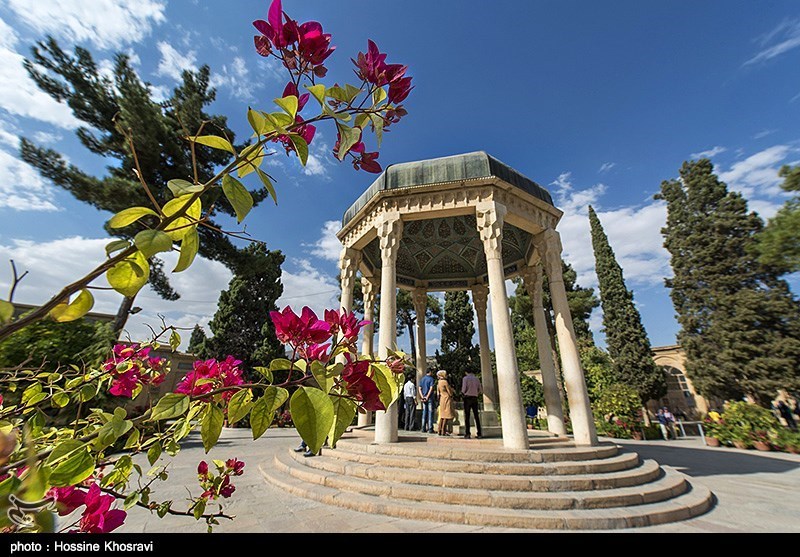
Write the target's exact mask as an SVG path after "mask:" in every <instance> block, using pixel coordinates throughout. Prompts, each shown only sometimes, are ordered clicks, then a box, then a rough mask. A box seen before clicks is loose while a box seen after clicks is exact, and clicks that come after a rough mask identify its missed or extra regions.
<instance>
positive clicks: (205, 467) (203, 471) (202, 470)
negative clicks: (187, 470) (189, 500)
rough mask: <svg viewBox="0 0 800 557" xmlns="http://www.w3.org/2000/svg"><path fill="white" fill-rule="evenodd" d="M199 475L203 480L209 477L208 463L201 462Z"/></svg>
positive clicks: (198, 467)
mask: <svg viewBox="0 0 800 557" xmlns="http://www.w3.org/2000/svg"><path fill="white" fill-rule="evenodd" d="M197 475H198V476H200V477H203V478H206V477H208V462H206V461H205V460H201V461H200V464H198V465H197Z"/></svg>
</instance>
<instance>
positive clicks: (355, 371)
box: [342, 354, 386, 411]
mask: <svg viewBox="0 0 800 557" xmlns="http://www.w3.org/2000/svg"><path fill="white" fill-rule="evenodd" d="M345 358H346V360H347V363H346V364H345V366H344V369H343V370H342V379H343V380H344V381H345V386H346V387H347V394H349V395H350V396H352V397H353V398H355V399H356V400H358V401H359V402H361V405H362V406H363V408H364V409H365V410H371V411H375V410H386V406H384V404H383V402H381V399H380V394H381V392H380V389H378V386H377V385H376V384H375V381H374V380H373V379H372V378H371V377H369V360H356V359H354V357H352V356H351V355H350V354H347V355H346V356H345Z"/></svg>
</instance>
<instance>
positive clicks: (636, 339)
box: [589, 206, 667, 404]
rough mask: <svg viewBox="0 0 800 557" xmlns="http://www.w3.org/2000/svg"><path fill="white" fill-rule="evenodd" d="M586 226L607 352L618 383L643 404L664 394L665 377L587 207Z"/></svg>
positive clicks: (597, 222) (602, 233)
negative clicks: (633, 391) (625, 385)
mask: <svg viewBox="0 0 800 557" xmlns="http://www.w3.org/2000/svg"><path fill="white" fill-rule="evenodd" d="M589 223H590V224H591V228H592V247H593V249H594V259H595V271H596V273H597V280H598V284H599V288H600V302H601V304H602V306H603V327H604V328H605V333H606V346H607V347H608V353H609V355H610V356H611V359H612V360H613V362H614V369H615V370H616V373H617V375H618V377H619V378H620V380H621V382H622V383H625V384H627V385H629V386H631V387H633V388H634V389H636V392H637V393H638V394H639V397H640V398H641V400H642V404H644V403H646V402H647V401H648V400H653V399H657V398H660V397H662V396H664V394H666V392H667V384H666V378H665V377H664V373H663V372H662V371H661V369H660V368H658V367H657V366H656V364H655V362H654V361H653V355H652V352H651V349H650V341H649V340H648V338H647V333H646V332H645V330H644V326H643V325H642V318H641V315H639V310H637V309H636V306H635V305H634V304H633V292H631V291H630V290H628V289H627V287H626V286H625V278H624V277H623V275H622V268H621V267H620V266H619V263H617V259H616V257H615V256H614V250H613V249H611V245H609V243H608V237H607V236H606V233H605V231H604V230H603V226H602V225H601V224H600V219H598V218H597V213H595V212H594V209H593V208H592V207H591V206H589Z"/></svg>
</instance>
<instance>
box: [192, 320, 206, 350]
mask: <svg viewBox="0 0 800 557" xmlns="http://www.w3.org/2000/svg"><path fill="white" fill-rule="evenodd" d="M205 342H206V332H205V331H204V330H203V328H202V327H201V326H200V325H195V326H194V329H192V336H191V337H189V353H190V354H194V355H196V356H200V357H202V356H203V355H204V353H205Z"/></svg>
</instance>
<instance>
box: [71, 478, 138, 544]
mask: <svg viewBox="0 0 800 557" xmlns="http://www.w3.org/2000/svg"><path fill="white" fill-rule="evenodd" d="M115 500H116V499H115V498H114V496H113V495H104V494H103V492H102V491H101V490H100V486H99V485H97V484H92V486H91V487H90V488H89V491H88V492H87V493H86V498H85V501H84V502H85V505H86V509H85V510H84V511H83V515H82V516H81V520H80V526H79V528H80V531H81V532H87V533H90V534H107V533H108V532H111V531H113V530H116V529H117V528H119V527H120V526H122V523H123V522H125V517H126V516H127V515H128V513H126V512H125V511H123V510H119V509H111V504H112V503H113V502H114V501H115Z"/></svg>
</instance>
